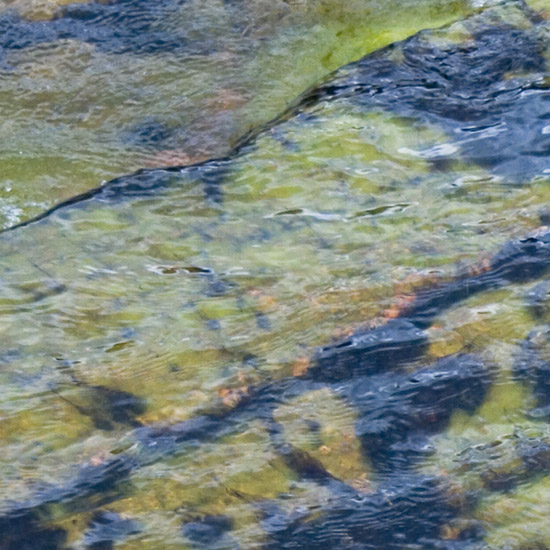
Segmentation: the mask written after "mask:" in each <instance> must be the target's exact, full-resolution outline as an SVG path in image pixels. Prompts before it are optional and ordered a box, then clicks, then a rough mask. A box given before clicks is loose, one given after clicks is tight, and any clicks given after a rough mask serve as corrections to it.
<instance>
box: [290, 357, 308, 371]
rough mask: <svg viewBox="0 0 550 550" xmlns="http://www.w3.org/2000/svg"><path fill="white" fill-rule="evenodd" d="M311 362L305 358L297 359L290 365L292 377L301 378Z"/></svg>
mask: <svg viewBox="0 0 550 550" xmlns="http://www.w3.org/2000/svg"><path fill="white" fill-rule="evenodd" d="M310 364H311V361H310V360H309V359H308V358H307V357H299V358H298V359H296V361H294V362H293V363H292V368H291V372H292V376H303V375H304V374H306V372H307V371H308V370H309V367H310Z"/></svg>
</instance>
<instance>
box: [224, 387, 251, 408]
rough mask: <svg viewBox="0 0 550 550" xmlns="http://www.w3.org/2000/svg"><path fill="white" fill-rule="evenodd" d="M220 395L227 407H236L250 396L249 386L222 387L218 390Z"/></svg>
mask: <svg viewBox="0 0 550 550" xmlns="http://www.w3.org/2000/svg"><path fill="white" fill-rule="evenodd" d="M218 395H219V396H220V398H221V400H222V403H223V404H224V405H225V406H226V407H236V406H237V405H240V404H241V403H242V402H243V401H244V400H245V399H246V398H247V397H248V386H242V387H240V388H221V389H219V390H218Z"/></svg>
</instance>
